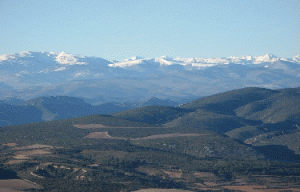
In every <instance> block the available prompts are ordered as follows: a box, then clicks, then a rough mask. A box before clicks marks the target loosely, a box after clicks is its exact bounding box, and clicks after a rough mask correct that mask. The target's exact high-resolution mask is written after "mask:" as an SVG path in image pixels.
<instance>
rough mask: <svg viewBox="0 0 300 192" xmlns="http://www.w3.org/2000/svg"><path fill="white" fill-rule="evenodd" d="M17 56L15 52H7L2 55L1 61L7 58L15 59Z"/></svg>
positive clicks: (0, 56)
mask: <svg viewBox="0 0 300 192" xmlns="http://www.w3.org/2000/svg"><path fill="white" fill-rule="evenodd" d="M15 58H16V56H15V55H14V54H5V55H0V62H1V61H6V60H11V59H15Z"/></svg>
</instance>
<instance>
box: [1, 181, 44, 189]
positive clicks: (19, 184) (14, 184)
mask: <svg viewBox="0 0 300 192" xmlns="http://www.w3.org/2000/svg"><path fill="white" fill-rule="evenodd" d="M28 189H42V187H41V186H39V185H37V184H35V183H33V182H30V181H25V180H21V179H7V180H0V191H1V192H2V191H5V192H13V191H18V192H20V191H23V190H28Z"/></svg>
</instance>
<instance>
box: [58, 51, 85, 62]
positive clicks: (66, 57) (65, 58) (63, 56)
mask: <svg viewBox="0 0 300 192" xmlns="http://www.w3.org/2000/svg"><path fill="white" fill-rule="evenodd" d="M78 58H79V56H74V55H72V54H69V53H66V52H64V51H63V52H61V53H59V54H58V55H57V56H56V58H55V60H56V61H57V62H58V63H59V64H62V65H85V64H87V63H86V62H79V61H78Z"/></svg>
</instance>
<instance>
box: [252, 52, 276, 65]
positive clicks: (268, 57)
mask: <svg viewBox="0 0 300 192" xmlns="http://www.w3.org/2000/svg"><path fill="white" fill-rule="evenodd" d="M277 60H279V58H278V57H276V56H275V55H272V54H265V55H263V56H258V57H255V61H254V62H253V63H254V64H259V63H264V62H274V61H277Z"/></svg>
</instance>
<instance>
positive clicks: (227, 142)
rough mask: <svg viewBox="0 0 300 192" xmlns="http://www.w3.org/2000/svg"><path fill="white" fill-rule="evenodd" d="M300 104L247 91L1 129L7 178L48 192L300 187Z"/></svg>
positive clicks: (1, 170)
mask: <svg viewBox="0 0 300 192" xmlns="http://www.w3.org/2000/svg"><path fill="white" fill-rule="evenodd" d="M299 98H300V96H299V91H298V89H289V90H276V91H273V90H268V89H260V88H247V89H241V90H235V91H231V92H226V93H220V94H218V95H214V96H210V97H207V98H202V99H200V100H197V101H195V102H192V103H189V104H186V105H183V106H182V107H160V106H148V107H143V108H139V109H134V110H128V111H125V112H120V113H115V114H111V115H91V116H85V117H77V118H73V119H66V120H57V121H49V122H40V123H32V124H23V125H15V126H8V127H1V128H0V133H1V134H0V150H1V151H0V165H1V166H0V176H1V179H13V178H21V179H27V180H29V181H32V182H34V183H36V184H37V185H41V186H42V187H43V189H34V190H33V191H41V192H42V191H43V192H44V191H134V190H138V189H145V188H174V189H188V190H192V191H193V190H194V191H201V190H202V188H209V189H211V190H219V191H225V189H223V188H222V186H225V185H233V184H240V185H246V184H260V185H266V186H267V187H270V188H271V187H298V186H299V185H300V181H299V176H300V164H299V159H300V158H299V155H298V154H299V153H300V149H299V144H300V140H299V135H300V131H299V128H300V127H299V124H298V122H299V114H300V113H299V111H300V109H299V105H298V104H299V103H298V101H299ZM278 111H279V112H280V113H282V116H280V115H279V112H278ZM91 124H94V125H93V126H91V127H89V125H91ZM78 125H79V126H78ZM93 134H94V135H96V136H95V137H91V138H86V136H87V135H89V136H90V135H93ZM103 135H104V136H103ZM37 144H38V145H37ZM281 157H282V158H281ZM283 157H284V158H283ZM274 160H277V161H274ZM280 161H281V162H280Z"/></svg>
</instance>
